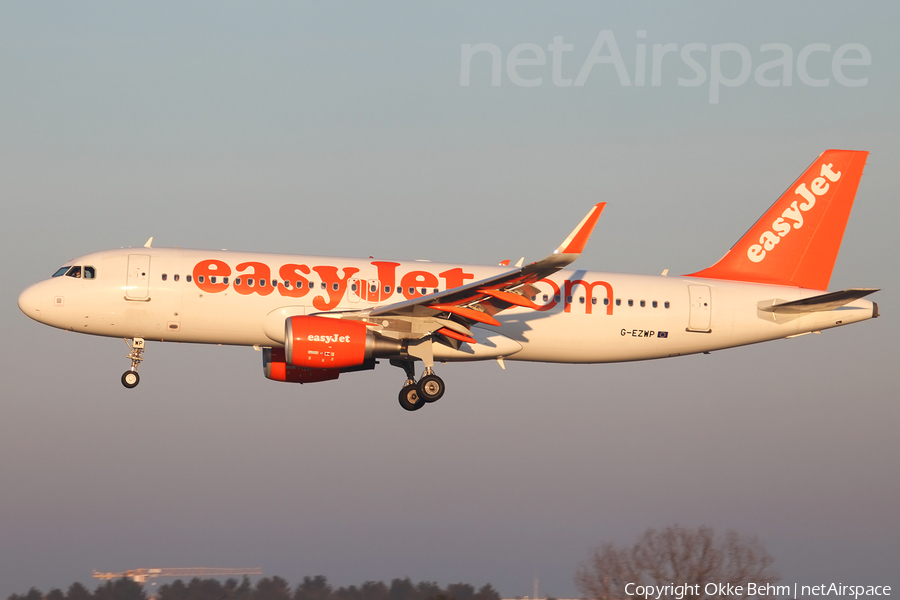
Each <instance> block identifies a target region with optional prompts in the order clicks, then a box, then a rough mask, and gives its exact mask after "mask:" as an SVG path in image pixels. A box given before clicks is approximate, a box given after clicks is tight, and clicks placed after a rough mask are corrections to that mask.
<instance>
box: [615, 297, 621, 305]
mask: <svg viewBox="0 0 900 600" xmlns="http://www.w3.org/2000/svg"><path fill="white" fill-rule="evenodd" d="M616 306H622V299H621V298H616Z"/></svg>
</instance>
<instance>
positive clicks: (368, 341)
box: [284, 316, 401, 369]
mask: <svg viewBox="0 0 900 600" xmlns="http://www.w3.org/2000/svg"><path fill="white" fill-rule="evenodd" d="M400 352H401V345H400V342H399V341H398V340H392V339H388V338H383V337H381V336H378V335H376V334H375V333H374V332H373V331H372V330H371V328H369V327H367V326H366V324H365V323H362V322H360V321H348V320H343V319H331V318H328V317H316V316H296V317H290V318H288V319H287V320H285V323H284V356H285V360H286V361H287V363H288V364H289V365H293V366H296V367H307V368H311V369H348V368H352V367H359V366H362V365H364V364H366V363H367V362H371V361H372V360H374V359H375V358H378V357H385V356H394V355H398V354H400Z"/></svg>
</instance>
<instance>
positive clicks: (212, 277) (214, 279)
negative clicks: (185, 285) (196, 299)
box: [200, 275, 216, 283]
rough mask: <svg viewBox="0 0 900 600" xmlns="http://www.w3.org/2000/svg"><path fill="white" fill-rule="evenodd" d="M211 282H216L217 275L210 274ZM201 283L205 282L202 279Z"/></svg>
mask: <svg viewBox="0 0 900 600" xmlns="http://www.w3.org/2000/svg"><path fill="white" fill-rule="evenodd" d="M209 282H210V283H215V282H216V276H215V275H210V276H209ZM200 283H203V282H202V281H201V282H200Z"/></svg>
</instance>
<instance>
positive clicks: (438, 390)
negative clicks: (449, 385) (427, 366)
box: [417, 375, 445, 402]
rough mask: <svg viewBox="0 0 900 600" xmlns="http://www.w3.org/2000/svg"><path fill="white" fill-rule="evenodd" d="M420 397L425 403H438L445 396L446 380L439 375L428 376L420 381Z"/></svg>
mask: <svg viewBox="0 0 900 600" xmlns="http://www.w3.org/2000/svg"><path fill="white" fill-rule="evenodd" d="M417 387H418V388H419V396H420V397H421V398H422V400H424V401H425V402H437V401H438V400H440V399H441V396H443V395H444V389H445V387H444V380H443V379H441V378H440V377H438V376H437V375H426V376H425V377H423V378H422V379H420V380H419V383H418V386H417Z"/></svg>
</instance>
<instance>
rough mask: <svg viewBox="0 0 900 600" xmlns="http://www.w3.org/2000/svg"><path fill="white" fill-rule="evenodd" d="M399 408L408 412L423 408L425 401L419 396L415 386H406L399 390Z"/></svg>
mask: <svg viewBox="0 0 900 600" xmlns="http://www.w3.org/2000/svg"><path fill="white" fill-rule="evenodd" d="M400 406H402V407H403V408H404V409H406V410H409V411H413V410H419V409H420V408H422V407H423V406H425V401H424V400H423V399H422V397H421V396H420V395H419V388H418V386H417V385H415V384H412V385H407V386H405V387H404V388H403V389H402V390H400Z"/></svg>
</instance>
